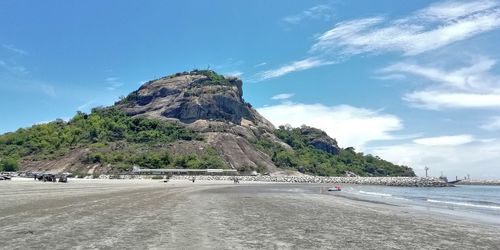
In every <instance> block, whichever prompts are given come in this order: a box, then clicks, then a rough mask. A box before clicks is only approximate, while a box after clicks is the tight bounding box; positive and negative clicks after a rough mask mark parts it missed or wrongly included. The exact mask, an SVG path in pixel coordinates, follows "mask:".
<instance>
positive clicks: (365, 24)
mask: <svg viewBox="0 0 500 250" xmlns="http://www.w3.org/2000/svg"><path fill="white" fill-rule="evenodd" d="M499 5H500V4H499V3H498V2H497V1H488V0H482V1H474V2H463V1H448V2H442V3H437V4H433V5H430V6H428V7H427V8H424V9H421V10H418V11H416V12H415V13H413V14H412V15H410V16H408V17H404V18H400V19H395V20H388V19H386V18H384V17H383V16H376V17H371V18H363V19H355V20H351V21H346V22H341V23H338V24H337V25H336V26H335V27H334V28H332V29H330V30H328V31H326V32H324V33H323V34H321V35H320V36H319V37H318V39H317V41H316V43H315V44H314V45H313V46H312V49H311V52H314V53H322V54H323V53H333V54H336V55H338V54H342V55H347V56H349V55H356V54H361V53H381V52H390V51H395V52H402V53H403V54H404V55H407V56H409V55H417V54H420V53H423V52H426V51H430V50H434V49H437V48H441V47H444V46H446V45H448V44H451V43H454V42H457V41H461V40H465V39H468V38H470V37H472V36H475V35H478V34H480V33H484V32H487V31H491V30H494V29H497V28H500V8H499Z"/></svg>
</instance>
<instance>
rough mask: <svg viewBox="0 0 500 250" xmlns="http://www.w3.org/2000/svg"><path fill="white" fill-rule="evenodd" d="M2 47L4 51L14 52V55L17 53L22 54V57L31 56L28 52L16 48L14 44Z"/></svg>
mask: <svg viewBox="0 0 500 250" xmlns="http://www.w3.org/2000/svg"><path fill="white" fill-rule="evenodd" d="M2 47H3V48H4V49H7V50H10V51H12V52H14V53H17V54H20V55H28V54H29V53H28V52H27V51H25V50H22V49H19V48H16V47H15V46H14V45H12V44H2Z"/></svg>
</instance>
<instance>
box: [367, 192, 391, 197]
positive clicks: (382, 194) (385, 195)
mask: <svg viewBox="0 0 500 250" xmlns="http://www.w3.org/2000/svg"><path fill="white" fill-rule="evenodd" d="M359 193H360V194H367V195H375V196H383V197H391V196H392V194H386V193H376V192H366V191H359Z"/></svg>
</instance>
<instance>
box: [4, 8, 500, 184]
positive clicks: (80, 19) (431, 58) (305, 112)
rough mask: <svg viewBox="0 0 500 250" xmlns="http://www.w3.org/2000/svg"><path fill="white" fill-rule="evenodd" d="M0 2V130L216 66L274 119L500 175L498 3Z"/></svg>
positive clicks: (444, 168) (417, 163) (382, 151)
mask: <svg viewBox="0 0 500 250" xmlns="http://www.w3.org/2000/svg"><path fill="white" fill-rule="evenodd" d="M369 3H371V2H369V1H359V0H351V1H315V0H310V1H290V0H276V1H265V0H255V1H234V0H214V1H195V0H186V1H175V2H174V1H159V0H158V1H152V0H146V1H101V0H89V1H76V0H68V1H62V0H60V1H51V0H48V1H34V0H32V1H26V0H3V1H1V2H0V107H1V108H0V133H6V132H10V131H15V130H16V129H18V128H22V127H29V126H31V125H33V124H39V123H44V122H48V121H52V120H55V119H57V118H61V119H69V118H71V117H72V116H73V115H74V114H75V113H76V111H77V110H80V111H83V112H89V111H90V109H91V108H92V107H97V106H108V105H112V104H113V103H114V101H116V100H118V98H119V97H120V96H124V95H127V94H128V93H129V92H131V91H133V90H136V89H137V88H138V87H140V85H141V84H142V83H144V82H145V81H148V80H151V79H156V78H159V77H162V76H166V75H170V74H173V73H176V72H181V71H189V70H192V69H212V70H215V71H217V72H218V73H221V74H224V75H231V76H238V77H240V78H241V79H242V80H243V81H244V86H243V91H244V98H245V100H246V101H247V102H250V103H252V105H253V107H255V108H256V109H257V110H258V111H259V112H260V113H261V114H263V115H264V116H265V117H266V118H267V119H269V120H270V121H271V122H272V123H273V124H274V125H276V126H278V125H284V124H290V125H292V126H295V127H296V126H301V125H303V124H306V125H309V126H313V127H317V128H320V129H323V130H324V131H326V132H327V133H328V134H329V135H330V136H331V137H333V138H336V139H337V141H338V143H339V145H340V146H341V147H349V146H352V147H354V148H355V149H356V150H357V151H362V152H364V153H366V154H374V155H378V156H380V157H382V158H384V159H387V160H390V161H392V162H394V163H397V164H405V165H408V166H410V167H412V168H413V169H414V170H415V172H416V173H417V174H418V175H420V176H422V175H424V173H425V172H424V168H425V166H427V167H429V169H430V170H429V174H430V175H432V176H439V175H440V174H441V173H442V174H444V175H447V176H448V177H451V178H454V177H455V176H458V177H463V176H465V175H467V174H469V175H470V176H471V178H500V65H499V60H500V42H499V41H500V1H494V0H478V1H423V0H422V1H397V0H390V1H389V0H378V1H377V4H369Z"/></svg>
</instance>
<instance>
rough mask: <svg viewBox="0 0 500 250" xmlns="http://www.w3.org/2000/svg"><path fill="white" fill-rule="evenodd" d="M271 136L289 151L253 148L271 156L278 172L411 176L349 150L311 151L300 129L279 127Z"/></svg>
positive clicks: (264, 145)
mask: <svg viewBox="0 0 500 250" xmlns="http://www.w3.org/2000/svg"><path fill="white" fill-rule="evenodd" d="M275 135H276V136H277V137H278V138H280V139H281V140H283V141H284V142H285V143H287V144H288V145H290V146H291V147H292V148H293V150H289V149H285V148H283V147H282V146H281V145H279V144H276V143H272V142H271V141H269V140H266V139H261V140H259V141H257V142H256V145H257V146H258V147H259V148H260V149H261V150H263V151H264V152H266V153H267V154H269V155H271V156H272V160H273V162H274V163H275V164H276V165H277V166H278V167H282V168H289V169H297V170H299V171H301V172H304V173H309V174H314V175H321V176H343V175H345V174H346V172H347V171H350V172H353V173H355V174H357V175H360V176H414V175H415V173H414V172H413V170H412V169H411V168H409V167H406V166H398V165H394V164H392V163H390V162H388V161H385V160H382V159H380V158H379V157H377V156H372V155H364V154H363V153H356V152H355V151H354V149H353V148H346V149H340V152H339V153H338V154H331V153H327V152H325V151H322V150H319V149H316V148H314V147H313V146H311V145H309V144H308V143H307V142H308V140H309V138H306V137H305V136H304V135H303V134H302V132H301V129H300V128H286V127H284V126H280V127H279V128H278V129H276V130H275Z"/></svg>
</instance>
